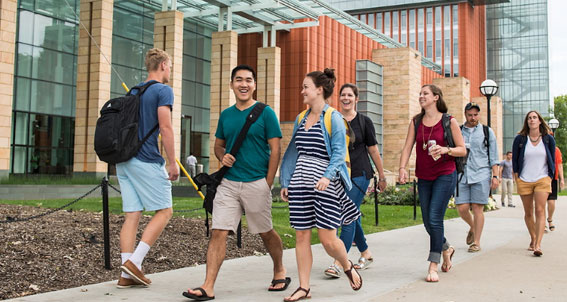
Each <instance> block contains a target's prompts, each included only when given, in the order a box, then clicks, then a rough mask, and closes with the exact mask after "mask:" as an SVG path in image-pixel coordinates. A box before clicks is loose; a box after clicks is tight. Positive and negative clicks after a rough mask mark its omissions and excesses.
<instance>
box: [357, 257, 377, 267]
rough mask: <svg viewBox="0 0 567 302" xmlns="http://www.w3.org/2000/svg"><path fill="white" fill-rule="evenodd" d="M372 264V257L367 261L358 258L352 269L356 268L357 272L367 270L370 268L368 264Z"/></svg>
mask: <svg viewBox="0 0 567 302" xmlns="http://www.w3.org/2000/svg"><path fill="white" fill-rule="evenodd" d="M372 262H374V258H372V257H370V258H368V259H366V258H364V257H360V258H358V263H357V264H355V265H354V268H356V269H357V270H363V269H367V268H368V267H369V266H370V264H372Z"/></svg>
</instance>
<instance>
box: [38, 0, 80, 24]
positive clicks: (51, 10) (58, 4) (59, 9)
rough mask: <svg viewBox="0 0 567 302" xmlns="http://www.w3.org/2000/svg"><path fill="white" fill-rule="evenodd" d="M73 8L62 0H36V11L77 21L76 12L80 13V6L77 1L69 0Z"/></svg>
mask: <svg viewBox="0 0 567 302" xmlns="http://www.w3.org/2000/svg"><path fill="white" fill-rule="evenodd" d="M68 2H69V4H70V5H72V6H73V9H70V8H69V6H68V5H67V3H65V1H61V0H38V1H35V11H36V12H38V13H41V14H44V15H48V16H51V17H55V18H58V19H63V20H69V21H75V19H76V18H75V13H76V14H77V15H78V14H79V8H78V5H77V4H76V2H75V1H68Z"/></svg>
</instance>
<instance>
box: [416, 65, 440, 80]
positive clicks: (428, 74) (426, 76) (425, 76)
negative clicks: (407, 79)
mask: <svg viewBox="0 0 567 302" xmlns="http://www.w3.org/2000/svg"><path fill="white" fill-rule="evenodd" d="M437 78H443V76H442V75H440V74H438V73H437V72H435V71H433V70H431V69H429V68H427V67H425V66H421V85H425V84H431V83H433V79H437Z"/></svg>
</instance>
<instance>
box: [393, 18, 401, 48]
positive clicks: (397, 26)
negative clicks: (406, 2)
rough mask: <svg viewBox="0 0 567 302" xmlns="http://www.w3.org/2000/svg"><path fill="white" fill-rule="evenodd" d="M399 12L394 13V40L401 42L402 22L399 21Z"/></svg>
mask: <svg viewBox="0 0 567 302" xmlns="http://www.w3.org/2000/svg"><path fill="white" fill-rule="evenodd" d="M399 16H400V15H399V12H392V38H393V39H394V41H397V42H399V41H400V39H399V35H400V21H399Z"/></svg>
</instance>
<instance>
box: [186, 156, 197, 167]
mask: <svg viewBox="0 0 567 302" xmlns="http://www.w3.org/2000/svg"><path fill="white" fill-rule="evenodd" d="M186 163H187V165H188V166H194V165H196V164H197V158H196V157H195V156H193V155H189V156H187V161H186Z"/></svg>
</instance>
